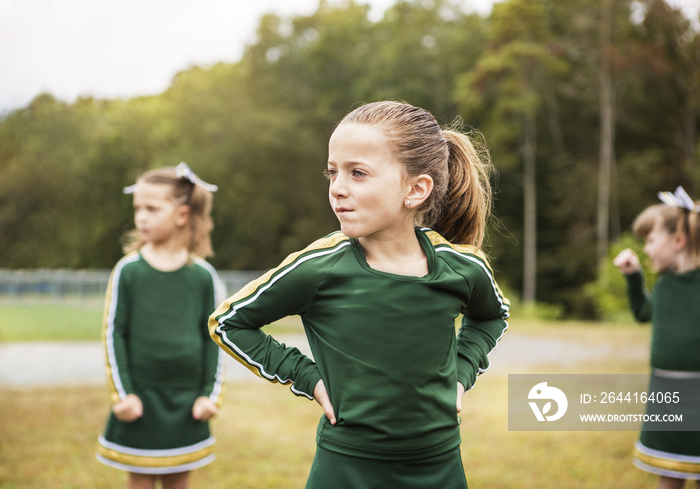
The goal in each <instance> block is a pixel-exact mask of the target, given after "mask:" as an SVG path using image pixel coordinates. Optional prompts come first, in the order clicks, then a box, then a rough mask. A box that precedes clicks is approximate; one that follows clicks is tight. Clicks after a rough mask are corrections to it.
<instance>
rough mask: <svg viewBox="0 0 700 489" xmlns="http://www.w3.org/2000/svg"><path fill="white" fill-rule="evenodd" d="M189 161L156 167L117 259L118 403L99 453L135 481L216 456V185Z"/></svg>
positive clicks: (111, 351)
mask: <svg viewBox="0 0 700 489" xmlns="http://www.w3.org/2000/svg"><path fill="white" fill-rule="evenodd" d="M215 190H216V187H215V186H213V185H209V184H207V183H206V182H203V181H202V180H200V179H199V178H197V176H196V175H195V174H194V173H192V171H191V170H190V169H189V168H188V167H187V165H186V164H184V163H181V164H180V165H179V166H178V167H177V168H169V167H168V168H161V169H157V170H151V171H149V172H147V173H145V174H144V175H142V176H141V177H140V178H139V179H138V180H137V182H136V184H135V185H132V186H131V187H127V188H125V189H124V192H125V193H133V195H134V223H135V225H136V229H135V230H134V231H133V232H132V233H130V235H129V238H130V239H129V242H128V243H127V245H126V246H125V252H126V253H127V254H126V256H125V257H124V258H122V259H121V260H120V261H119V262H118V263H117V265H116V266H115V268H114V270H113V272H112V276H111V278H110V282H109V287H108V290H107V299H106V305H105V325H104V332H103V340H104V344H105V353H106V359H107V365H106V369H107V374H108V379H109V386H110V390H111V398H112V412H111V414H110V417H109V420H108V422H107V427H106V429H105V433H104V435H103V436H101V437H100V439H99V442H98V447H97V458H98V460H100V461H101V462H103V463H105V464H106V465H109V466H112V467H116V468H118V469H121V470H125V471H127V472H129V479H128V487H129V488H130V489H136V488H139V489H140V488H149V489H150V488H153V487H155V485H156V482H157V481H158V480H159V479H160V480H161V482H162V485H163V487H164V488H165V489H185V488H187V487H188V475H189V471H190V470H192V469H195V468H198V467H202V466H204V465H207V464H208V463H210V462H211V461H212V460H213V459H214V455H213V453H212V449H213V445H214V442H215V439H214V438H213V437H212V436H211V434H210V431H209V421H208V420H209V419H210V418H211V417H213V416H214V415H216V414H217V411H218V405H219V404H220V401H221V393H222V382H223V366H224V363H223V361H222V360H223V358H224V357H223V355H220V350H219V348H217V346H216V345H215V344H214V343H212V341H211V339H210V338H209V335H208V330H207V318H208V316H209V314H210V313H211V311H212V310H214V307H215V306H216V303H217V301H219V300H221V299H220V297H222V296H223V294H222V293H221V292H222V290H221V286H220V281H219V278H218V276H217V273H216V271H215V270H214V269H213V268H212V266H211V265H209V264H208V263H207V262H205V261H204V260H203V258H200V257H205V256H208V255H211V254H212V249H211V242H210V238H209V234H210V232H211V229H212V227H213V226H212V221H211V217H210V213H211V205H212V204H211V202H212V194H211V192H212V191H215Z"/></svg>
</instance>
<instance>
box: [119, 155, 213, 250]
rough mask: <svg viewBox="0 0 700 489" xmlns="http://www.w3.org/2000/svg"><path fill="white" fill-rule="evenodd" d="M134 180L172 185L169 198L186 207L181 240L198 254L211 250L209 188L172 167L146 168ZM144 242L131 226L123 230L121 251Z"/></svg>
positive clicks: (136, 246)
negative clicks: (183, 239)
mask: <svg viewBox="0 0 700 489" xmlns="http://www.w3.org/2000/svg"><path fill="white" fill-rule="evenodd" d="M138 182H144V183H150V184H156V185H169V186H170V188H171V189H172V193H171V196H172V199H173V200H174V201H175V202H176V203H177V204H179V205H186V206H188V207H189V216H188V221H187V228H186V229H187V235H186V240H185V246H186V247H187V250H188V251H189V252H190V253H192V254H194V255H197V256H199V257H202V258H206V257H208V256H212V255H213V254H214V250H213V249H212V245H211V236H210V235H211V231H212V230H213V229H214V222H213V221H212V218H211V210H212V202H213V195H212V193H211V192H210V191H208V190H206V189H204V188H203V187H202V186H200V185H196V184H194V183H192V182H191V181H190V180H188V179H186V178H184V177H178V176H177V172H176V170H175V168H173V167H165V168H158V169H155V170H150V171H147V172H146V173H144V174H143V175H141V176H140V177H139V178H138V179H137V183H138ZM144 244H145V241H144V240H143V238H142V237H141V236H140V234H139V232H138V231H137V230H136V229H133V230H131V231H129V232H127V233H126V235H125V237H124V245H123V247H122V248H123V250H124V253H129V252H131V251H136V250H139V249H141V247H142V246H143V245H144Z"/></svg>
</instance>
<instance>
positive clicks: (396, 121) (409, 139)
mask: <svg viewBox="0 0 700 489" xmlns="http://www.w3.org/2000/svg"><path fill="white" fill-rule="evenodd" d="M346 123H355V124H369V125H378V126H380V127H381V128H383V129H384V131H385V134H386V136H387V139H388V140H389V143H390V144H391V145H392V146H393V148H394V151H395V152H396V154H397V155H398V159H399V160H400V161H401V162H403V164H404V166H405V169H406V173H407V174H408V175H409V176H417V175H421V174H425V175H429V176H430V177H431V178H432V179H433V190H432V192H431V194H430V196H429V197H428V199H426V201H425V202H423V204H421V206H420V207H419V208H418V210H419V218H418V224H420V225H421V226H426V227H430V228H432V229H434V230H435V231H437V232H438V233H440V234H441V235H442V236H443V237H444V238H445V239H447V240H448V241H450V242H452V243H455V244H470V245H474V246H476V247H481V245H482V243H483V240H484V235H485V232H486V223H487V220H488V218H489V216H490V214H491V184H490V182H489V177H490V174H491V171H492V166H491V164H490V160H489V157H488V153H487V152H485V151H484V152H482V153H481V154H480V153H479V152H477V150H476V149H475V148H474V145H473V144H472V141H471V139H470V138H469V136H467V135H466V134H464V133H462V132H461V131H459V130H458V128H457V127H456V125H453V127H450V128H445V129H444V130H443V129H441V128H440V126H439V125H438V123H437V121H436V120H435V117H433V115H432V114H431V113H430V112H428V111H427V110H425V109H421V108H420V107H414V106H412V105H410V104H407V103H403V102H394V101H384V102H374V103H369V104H366V105H363V106H361V107H358V108H357V109H355V110H353V111H352V112H350V113H349V114H348V115H346V116H345V117H344V118H343V119H342V120H341V121H340V122H339V123H338V125H341V124H346Z"/></svg>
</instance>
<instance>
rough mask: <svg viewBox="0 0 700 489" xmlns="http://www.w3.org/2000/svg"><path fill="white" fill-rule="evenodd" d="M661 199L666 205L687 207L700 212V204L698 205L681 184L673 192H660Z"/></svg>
mask: <svg viewBox="0 0 700 489" xmlns="http://www.w3.org/2000/svg"><path fill="white" fill-rule="evenodd" d="M658 195H659V200H661V202H663V203H664V204H666V205H670V206H671V207H680V208H681V209H686V210H689V211H695V212H700V206H696V205H695V202H693V199H691V198H690V195H688V193H687V192H686V191H685V190H683V187H681V186H680V185H679V186H678V188H676V191H675V192H673V193H671V192H659V194H658Z"/></svg>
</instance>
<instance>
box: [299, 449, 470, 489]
mask: <svg viewBox="0 0 700 489" xmlns="http://www.w3.org/2000/svg"><path fill="white" fill-rule="evenodd" d="M329 488H333V489H388V488H400V489H427V488H431V489H432V488H438V489H467V481H466V478H465V475H464V467H463V466H462V459H461V455H460V450H459V448H455V449H452V450H450V451H448V452H446V453H444V454H441V455H437V456H435V457H430V458H426V459H421V460H408V461H403V460H374V459H371V458H359V457H352V456H349V455H341V454H339V453H335V452H331V451H330V450H324V449H323V448H320V447H319V448H318V449H317V450H316V455H315V457H314V461H313V464H312V466H311V473H310V474H309V479H308V480H307V482H306V489H329Z"/></svg>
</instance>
